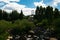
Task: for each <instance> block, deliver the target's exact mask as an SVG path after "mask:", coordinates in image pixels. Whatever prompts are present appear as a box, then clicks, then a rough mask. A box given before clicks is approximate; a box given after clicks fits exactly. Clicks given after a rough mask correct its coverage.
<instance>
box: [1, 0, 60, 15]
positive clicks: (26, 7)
mask: <svg viewBox="0 0 60 40" xmlns="http://www.w3.org/2000/svg"><path fill="white" fill-rule="evenodd" d="M37 6H42V7H47V6H52V7H53V8H58V9H59V10H60V0H0V9H2V10H5V11H6V12H8V13H10V12H11V11H12V10H17V11H18V12H19V13H20V10H22V11H23V13H24V15H30V14H32V10H33V11H34V12H35V9H36V7H37Z"/></svg>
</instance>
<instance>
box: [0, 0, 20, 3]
mask: <svg viewBox="0 0 60 40" xmlns="http://www.w3.org/2000/svg"><path fill="white" fill-rule="evenodd" d="M11 1H12V2H19V1H20V0H0V2H5V3H10V2H11Z"/></svg>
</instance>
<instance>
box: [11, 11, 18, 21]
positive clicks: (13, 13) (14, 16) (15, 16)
mask: <svg viewBox="0 0 60 40" xmlns="http://www.w3.org/2000/svg"><path fill="white" fill-rule="evenodd" d="M18 17H19V13H18V12H17V11H16V10H14V11H12V13H11V14H10V18H11V20H17V19H18Z"/></svg>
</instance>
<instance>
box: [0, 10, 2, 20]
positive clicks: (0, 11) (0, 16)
mask: <svg viewBox="0 0 60 40" xmlns="http://www.w3.org/2000/svg"><path fill="white" fill-rule="evenodd" d="M1 19H2V10H0V20H1Z"/></svg>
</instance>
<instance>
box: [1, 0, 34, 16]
mask: <svg viewBox="0 0 60 40" xmlns="http://www.w3.org/2000/svg"><path fill="white" fill-rule="evenodd" d="M19 1H20V0H0V2H4V3H7V4H6V5H4V6H3V7H2V8H1V9H2V10H5V11H6V12H8V13H10V12H12V10H17V11H18V12H19V13H20V11H21V10H22V11H23V13H24V15H31V11H32V10H34V11H35V8H26V5H21V4H18V3H16V2H19Z"/></svg>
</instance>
